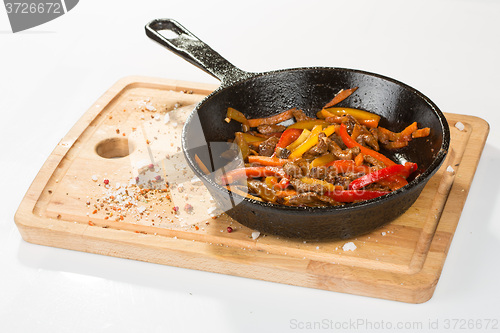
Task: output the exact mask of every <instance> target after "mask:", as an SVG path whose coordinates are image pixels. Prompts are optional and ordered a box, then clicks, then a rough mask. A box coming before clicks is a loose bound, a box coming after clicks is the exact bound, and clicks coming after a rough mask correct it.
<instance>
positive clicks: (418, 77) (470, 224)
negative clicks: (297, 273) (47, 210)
mask: <svg viewBox="0 0 500 333" xmlns="http://www.w3.org/2000/svg"><path fill="white" fill-rule="evenodd" d="M157 17H171V18H175V19H176V20H178V21H180V22H181V23H182V24H183V25H184V26H186V27H187V28H188V29H189V30H191V31H192V32H193V33H194V34H195V35H197V36H198V37H200V38H201V39H202V40H204V41H205V42H207V43H208V44H210V45H211V46H212V48H214V49H215V50H217V51H218V52H219V53H221V54H222V55H223V56H225V57H226V58H227V59H228V60H229V61H231V62H232V63H234V64H235V65H237V66H239V67H240V68H242V69H245V70H248V71H265V70H271V69H277V68H290V67H302V66H332V67H333V66H334V67H346V68H356V69H363V70H367V71H371V72H375V73H380V74H384V75H386V76H390V77H393V78H395V79H398V80H400V81H403V82H405V83H407V84H409V85H411V86H413V87H415V88H416V89H418V90H420V91H421V92H423V93H424V94H426V95H427V96H428V97H429V98H431V99H432V100H433V101H434V102H435V103H436V104H437V105H438V106H439V107H440V108H441V110H442V111H444V112H452V113H459V114H470V115H475V116H478V117H481V118H483V119H485V120H487V121H488V122H489V124H490V126H491V132H490V135H489V137H488V141H487V143H486V146H485V149H484V152H483V156H482V159H481V162H480V164H479V167H478V169H477V173H476V176H475V178H474V182H473V184H472V188H471V190H470V193H469V197H468V199H467V202H466V204H465V208H464V210H463V213H462V216H461V219H460V222H459V224H458V228H457V230H456V233H455V237H454V239H453V242H452V245H451V248H450V250H449V254H448V258H447V260H446V263H445V266H444V269H443V272H442V274H441V279H440V281H439V283H438V285H437V288H436V291H435V293H434V296H433V298H432V299H431V300H430V301H428V302H426V303H424V304H420V305H412V304H405V303H399V302H394V301H386V300H380V299H373V298H367V297H361V296H354V295H348V294H341V293H334V292H327V291H321V290H314V289H307V288H300V287H293V286H288V285H281V284H276V283H269V282H264V281H257V280H252V279H245V278H237V277H231V276H225V275H220V274H213V273H207V272H199V271H192V270H187V269H181V268H174V267H168V266H162V265H156V264H149V263H144V262H138V261H133V260H126V259H119V258H112V257H106V256H100V255H93V254H88V253H81V252H76V251H68V250H63V249H57V248H50V247H44V246H39V245H33V244H29V243H27V242H25V241H23V240H22V238H21V236H20V234H19V232H18V230H17V228H16V226H15V224H14V213H15V211H16V209H17V207H18V206H19V203H20V202H21V199H22V198H23V196H24V194H25V192H26V191H27V189H28V187H29V185H30V183H31V182H32V180H33V179H34V177H35V175H36V174H37V172H38V170H39V169H40V167H41V166H42V164H43V163H44V161H45V159H46V158H47V157H48V156H49V155H50V153H51V151H52V150H53V148H54V147H55V146H56V144H57V143H58V141H59V140H60V139H61V138H62V137H63V136H64V135H65V134H66V133H67V132H68V131H69V129H70V128H71V127H72V125H73V124H74V123H75V122H76V121H77V120H78V119H79V117H80V116H81V115H82V114H83V113H84V112H85V111H86V110H87V108H88V107H89V106H90V105H91V104H92V103H93V102H94V101H95V100H96V99H97V98H98V97H99V96H100V95H101V94H102V93H103V92H104V91H106V90H107V89H108V88H109V87H110V86H111V85H113V83H115V82H116V81H117V80H118V79H120V78H122V77H124V76H128V75H146V76H155V77H165V78H173V79H181V80H188V81H198V82H206V83H217V80H215V79H214V78H212V77H210V76H209V75H207V74H205V73H204V72H203V71H201V70H199V69H197V68H196V67H194V66H192V65H190V64H189V63H187V62H185V61H184V60H182V59H181V58H179V57H177V56H175V55H173V54H172V53H170V52H168V51H167V50H165V49H163V48H162V47H160V46H159V45H157V44H156V43H154V42H152V41H151V40H149V39H148V38H147V37H146V36H145V34H144V28H143V26H144V25H145V23H146V22H148V21H149V20H151V19H154V18H157ZM499 17H500V2H498V1H493V0H490V1H487V0H481V1H478V0H459V1H443V0H439V1H386V0H383V1H376V2H375V1H360V0H358V1H314V0H310V1H303V0H301V1H255V0H254V1H247V2H245V3H243V2H236V1H221V0H219V1H217V0H212V1H193V0H191V1H142V2H139V1H97V0H86V1H80V3H79V4H78V5H77V6H76V7H75V8H74V9H73V10H72V11H70V12H68V13H67V14H66V15H64V16H62V17H60V18H58V19H56V20H54V21H51V22H48V23H46V24H44V25H41V26H39V27H35V28H33V29H30V30H27V31H25V32H20V33H17V34H13V33H11V32H10V26H9V23H8V19H7V15H6V12H5V10H3V8H0V60H1V61H0V110H1V114H2V118H1V119H2V120H1V122H0V124H1V125H0V126H1V130H0V145H1V150H2V158H1V163H0V175H2V178H3V179H2V181H3V183H4V187H3V189H4V190H3V191H2V192H1V194H0V196H1V199H2V200H1V207H2V209H1V210H0V253H1V255H0V332H74V333H76V332H137V331H140V332H189V331H193V332H195V331H200V330H203V331H204V332H285V331H289V330H290V331H315V330H312V329H307V327H308V326H307V325H313V324H314V323H315V322H319V323H320V324H321V327H319V328H318V330H317V331H347V332H352V331H365V332H369V331H383V329H382V328H387V327H389V325H390V327H392V328H393V329H394V328H396V327H397V326H396V325H400V324H403V325H406V326H404V327H407V328H411V329H407V330H403V331H404V332H411V331H414V332H424V331H436V332H437V331H443V332H444V331H446V332H448V331H453V326H454V325H456V327H455V329H456V331H461V332H463V331H470V330H468V329H459V328H461V324H462V323H463V322H465V321H467V322H466V325H467V326H466V328H467V327H468V328H475V329H476V330H479V329H480V328H481V329H483V330H484V328H485V327H486V325H487V321H488V320H491V321H490V322H489V327H488V330H487V331H490V330H491V328H492V324H493V323H494V322H495V320H496V321H497V322H496V323H497V324H496V330H493V331H499V330H500V323H499V322H498V321H499V320H500V303H499V299H500V290H499V287H498V285H499V276H500V268H499V259H498V258H499V253H500V223H499V218H498V216H500V211H499V208H498V207H500V206H499V204H500V197H499V189H498V188H499V186H498V185H499V182H498V166H499V165H500V134H499V133H498V127H497V126H498V124H499V122H500V116H499V114H500V103H499V98H498V96H499V95H500V79H499V78H500V65H499V59H500V19H499ZM495 206H496V207H495ZM454 320H459V321H454ZM470 320H474V321H470ZM316 325H317V324H316ZM480 325H482V326H480ZM339 326H340V327H339ZM450 326H451V327H450ZM447 327H448V329H447ZM336 328H340V329H336ZM342 328H343V329H342ZM436 328H437V329H436Z"/></svg>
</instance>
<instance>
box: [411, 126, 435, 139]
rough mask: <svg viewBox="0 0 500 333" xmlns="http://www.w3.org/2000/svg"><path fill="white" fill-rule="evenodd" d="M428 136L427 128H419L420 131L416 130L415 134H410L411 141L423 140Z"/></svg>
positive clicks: (428, 129) (429, 131) (428, 130)
mask: <svg viewBox="0 0 500 333" xmlns="http://www.w3.org/2000/svg"><path fill="white" fill-rule="evenodd" d="M429 134H431V129H430V128H429V127H425V128H421V129H418V130H416V131H415V132H413V133H412V134H411V137H412V138H413V139H416V138H424V137H426V136H429Z"/></svg>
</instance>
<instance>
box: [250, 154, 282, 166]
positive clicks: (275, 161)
mask: <svg viewBox="0 0 500 333" xmlns="http://www.w3.org/2000/svg"><path fill="white" fill-rule="evenodd" d="M287 161H288V160H286V159H283V158H277V157H268V156H256V155H250V156H248V163H251V164H260V165H265V166H275V167H280V166H283V164H285V163H286V162H287Z"/></svg>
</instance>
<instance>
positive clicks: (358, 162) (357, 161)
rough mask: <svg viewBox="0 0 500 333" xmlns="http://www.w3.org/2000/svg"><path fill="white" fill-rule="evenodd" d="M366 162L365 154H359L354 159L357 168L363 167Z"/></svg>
mask: <svg viewBox="0 0 500 333" xmlns="http://www.w3.org/2000/svg"><path fill="white" fill-rule="evenodd" d="M364 161H365V159H364V157H363V153H359V154H358V155H356V157H355V158H354V163H355V164H356V166H361V165H362V164H363V162H364Z"/></svg>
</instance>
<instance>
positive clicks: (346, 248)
mask: <svg viewBox="0 0 500 333" xmlns="http://www.w3.org/2000/svg"><path fill="white" fill-rule="evenodd" d="M357 248H358V247H357V246H356V244H354V243H353V242H348V243H345V244H344V245H343V246H342V250H344V251H354V250H356V249H357Z"/></svg>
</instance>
